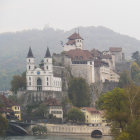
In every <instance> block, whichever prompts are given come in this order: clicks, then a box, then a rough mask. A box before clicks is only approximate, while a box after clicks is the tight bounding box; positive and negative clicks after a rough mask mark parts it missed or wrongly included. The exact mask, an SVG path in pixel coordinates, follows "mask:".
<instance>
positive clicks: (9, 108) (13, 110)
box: [0, 95, 21, 120]
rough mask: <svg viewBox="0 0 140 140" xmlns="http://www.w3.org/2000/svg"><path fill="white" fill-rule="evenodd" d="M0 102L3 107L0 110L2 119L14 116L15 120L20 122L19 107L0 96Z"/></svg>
mask: <svg viewBox="0 0 140 140" xmlns="http://www.w3.org/2000/svg"><path fill="white" fill-rule="evenodd" d="M0 102H1V104H2V105H3V106H2V107H1V108H0V113H1V114H2V116H3V117H5V118H7V119H8V118H10V117H13V116H12V115H14V116H15V118H16V119H18V120H21V110H20V105H18V104H17V103H14V102H12V101H10V100H8V98H6V97H5V96H4V95H0Z"/></svg>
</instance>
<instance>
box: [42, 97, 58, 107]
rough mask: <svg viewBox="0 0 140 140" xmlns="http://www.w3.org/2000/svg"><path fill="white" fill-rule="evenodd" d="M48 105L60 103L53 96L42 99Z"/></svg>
mask: <svg viewBox="0 0 140 140" xmlns="http://www.w3.org/2000/svg"><path fill="white" fill-rule="evenodd" d="M44 103H45V104H46V105H48V106H60V105H61V104H60V103H59V102H58V101H57V100H56V99H55V98H49V99H46V100H45V101H44Z"/></svg>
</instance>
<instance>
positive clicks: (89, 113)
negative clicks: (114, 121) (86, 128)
mask: <svg viewBox="0 0 140 140" xmlns="http://www.w3.org/2000/svg"><path fill="white" fill-rule="evenodd" d="M81 111H82V112H83V113H84V115H85V123H87V124H92V125H94V126H101V125H102V124H103V123H104V122H105V118H104V115H103V112H102V111H99V110H97V109H96V108H93V107H83V108H81Z"/></svg>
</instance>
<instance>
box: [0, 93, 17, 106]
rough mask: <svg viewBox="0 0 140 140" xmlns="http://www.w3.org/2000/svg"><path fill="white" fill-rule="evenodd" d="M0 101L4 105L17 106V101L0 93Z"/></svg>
mask: <svg viewBox="0 0 140 140" xmlns="http://www.w3.org/2000/svg"><path fill="white" fill-rule="evenodd" d="M0 102H1V103H2V104H3V105H4V106H6V107H12V106H14V105H15V106H19V105H18V104H17V103H15V102H12V101H10V100H9V99H8V98H6V97H5V96H4V95H0Z"/></svg>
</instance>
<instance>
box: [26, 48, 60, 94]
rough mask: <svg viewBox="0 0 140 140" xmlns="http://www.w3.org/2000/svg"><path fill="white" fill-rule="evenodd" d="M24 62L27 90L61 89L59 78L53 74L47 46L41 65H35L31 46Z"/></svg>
mask: <svg viewBox="0 0 140 140" xmlns="http://www.w3.org/2000/svg"><path fill="white" fill-rule="evenodd" d="M26 62H27V71H26V82H27V91H62V81H61V78H60V77H54V75H53V64H52V57H51V54H50V51H49V48H47V51H46V54H45V57H44V63H43V66H41V67H36V66H35V58H34V56H33V53H32V49H31V48H29V52H28V55H27V58H26Z"/></svg>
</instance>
